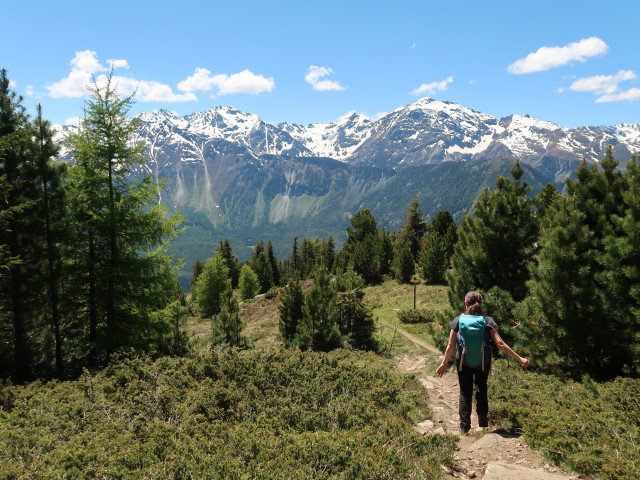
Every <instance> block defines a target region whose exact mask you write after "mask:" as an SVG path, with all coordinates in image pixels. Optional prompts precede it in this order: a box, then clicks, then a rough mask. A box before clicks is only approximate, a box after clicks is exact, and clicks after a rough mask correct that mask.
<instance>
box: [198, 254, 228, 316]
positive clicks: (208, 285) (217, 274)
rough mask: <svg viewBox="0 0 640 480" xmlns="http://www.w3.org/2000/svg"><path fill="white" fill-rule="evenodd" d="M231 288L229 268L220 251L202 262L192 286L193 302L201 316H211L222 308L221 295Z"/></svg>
mask: <svg viewBox="0 0 640 480" xmlns="http://www.w3.org/2000/svg"><path fill="white" fill-rule="evenodd" d="M230 288H231V282H230V280H229V269H228V268H227V265H226V262H225V261H224V258H222V255H221V254H220V253H216V254H215V256H213V258H210V259H209V260H207V261H206V262H205V264H204V268H203V270H202V273H201V274H200V276H199V277H198V281H197V282H196V285H195V288H194V292H193V294H194V302H195V304H196V305H197V307H198V311H199V312H200V314H201V315H202V316H203V317H211V316H213V315H216V314H218V313H219V312H220V309H221V308H222V295H223V293H224V292H225V290H228V289H230Z"/></svg>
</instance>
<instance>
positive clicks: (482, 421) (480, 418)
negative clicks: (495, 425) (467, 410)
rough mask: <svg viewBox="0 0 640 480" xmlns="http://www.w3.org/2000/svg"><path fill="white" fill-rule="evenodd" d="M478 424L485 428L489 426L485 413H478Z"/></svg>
mask: <svg viewBox="0 0 640 480" xmlns="http://www.w3.org/2000/svg"><path fill="white" fill-rule="evenodd" d="M478 426H479V427H481V428H487V427H488V426H489V419H488V418H487V416H486V415H478Z"/></svg>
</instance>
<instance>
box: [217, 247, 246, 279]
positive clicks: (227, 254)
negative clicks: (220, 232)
mask: <svg viewBox="0 0 640 480" xmlns="http://www.w3.org/2000/svg"><path fill="white" fill-rule="evenodd" d="M217 251H218V252H220V254H221V255H222V258H224V261H225V263H226V265H227V268H228V269H229V280H231V288H238V282H239V281H240V264H239V263H238V258H237V257H236V256H235V255H234V254H233V250H232V249H231V243H230V242H229V240H228V239H227V238H225V239H224V240H221V241H220V246H219V247H218V249H217Z"/></svg>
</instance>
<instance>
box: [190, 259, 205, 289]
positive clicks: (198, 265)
mask: <svg viewBox="0 0 640 480" xmlns="http://www.w3.org/2000/svg"><path fill="white" fill-rule="evenodd" d="M203 269H204V263H203V262H202V260H200V259H199V258H196V261H195V262H193V268H192V270H191V272H192V273H191V282H190V284H191V290H193V287H194V285H195V284H196V282H197V281H198V277H200V274H201V273H202V270H203Z"/></svg>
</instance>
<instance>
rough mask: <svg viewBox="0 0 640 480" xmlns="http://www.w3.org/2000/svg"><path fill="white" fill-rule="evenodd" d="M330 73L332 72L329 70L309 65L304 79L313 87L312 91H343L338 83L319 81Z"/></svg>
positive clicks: (343, 88)
mask: <svg viewBox="0 0 640 480" xmlns="http://www.w3.org/2000/svg"><path fill="white" fill-rule="evenodd" d="M332 73H333V70H332V69H331V68H327V67H318V66H316V65H311V66H310V67H309V71H308V72H307V74H306V75H305V77H304V79H305V81H306V82H307V83H308V84H309V85H311V86H312V87H313V89H314V90H317V91H328V90H345V89H346V88H345V87H343V86H342V85H341V84H340V82H336V81H334V80H321V79H322V78H323V77H327V76H329V75H331V74H332Z"/></svg>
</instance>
